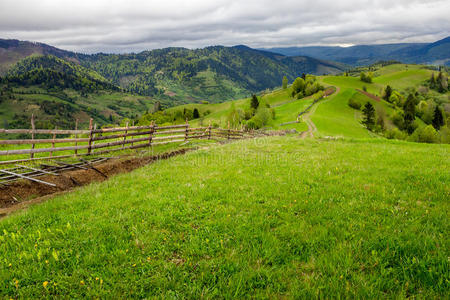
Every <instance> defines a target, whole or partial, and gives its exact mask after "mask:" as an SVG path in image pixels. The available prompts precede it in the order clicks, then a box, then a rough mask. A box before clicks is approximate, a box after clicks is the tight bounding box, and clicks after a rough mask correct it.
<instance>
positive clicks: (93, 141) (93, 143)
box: [91, 123, 97, 154]
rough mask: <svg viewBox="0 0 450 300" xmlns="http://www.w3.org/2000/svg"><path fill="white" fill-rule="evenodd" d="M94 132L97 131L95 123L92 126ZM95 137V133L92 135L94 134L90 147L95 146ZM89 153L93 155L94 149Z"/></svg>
mask: <svg viewBox="0 0 450 300" xmlns="http://www.w3.org/2000/svg"><path fill="white" fill-rule="evenodd" d="M95 130H97V123H95V124H94V131H95ZM96 136H97V134H96V133H94V134H93V135H92V146H94V145H95V137H96ZM91 153H92V154H94V149H92V150H91Z"/></svg>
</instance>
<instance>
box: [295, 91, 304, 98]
mask: <svg viewBox="0 0 450 300" xmlns="http://www.w3.org/2000/svg"><path fill="white" fill-rule="evenodd" d="M296 97H297V99H302V98H303V97H305V95H303V92H300V93H298V94H297V96H296Z"/></svg>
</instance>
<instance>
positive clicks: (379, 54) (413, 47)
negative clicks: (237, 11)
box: [261, 36, 450, 66]
mask: <svg viewBox="0 0 450 300" xmlns="http://www.w3.org/2000/svg"><path fill="white" fill-rule="evenodd" d="M261 50H265V51H272V52H274V53H279V54H281V55H287V56H297V55H306V56H310V57H313V58H318V59H326V60H332V61H336V62H342V63H345V64H349V65H352V66H360V65H367V64H372V63H375V62H377V61H380V60H398V61H401V62H403V63H419V64H445V65H449V64H450V36H449V37H446V38H443V39H441V40H438V41H435V42H432V43H392V44H378V45H355V46H350V47H339V46H306V47H276V48H261Z"/></svg>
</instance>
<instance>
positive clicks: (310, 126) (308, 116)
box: [300, 86, 341, 139]
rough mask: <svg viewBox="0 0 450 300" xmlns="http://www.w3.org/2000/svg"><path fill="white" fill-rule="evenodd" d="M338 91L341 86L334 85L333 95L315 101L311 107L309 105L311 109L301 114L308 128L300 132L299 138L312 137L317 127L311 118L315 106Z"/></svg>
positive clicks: (332, 96) (331, 97) (329, 98)
mask: <svg viewBox="0 0 450 300" xmlns="http://www.w3.org/2000/svg"><path fill="white" fill-rule="evenodd" d="M340 91H341V88H340V87H338V86H336V91H335V92H334V93H333V95H330V96H328V99H327V100H324V101H319V102H317V103H316V104H315V105H313V107H311V109H310V110H309V111H308V112H307V113H306V114H304V115H303V116H302V118H303V121H305V123H306V125H308V130H307V131H303V132H302V133H300V138H302V139H304V138H307V137H314V133H315V132H317V127H316V124H314V122H313V121H312V120H311V116H312V115H313V114H314V113H315V112H316V109H317V107H318V106H319V105H320V104H321V103H325V102H328V101H330V100H331V99H333V98H334V96H336V95H337V94H338V93H339V92H340Z"/></svg>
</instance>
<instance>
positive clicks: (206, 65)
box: [81, 46, 345, 102]
mask: <svg viewBox="0 0 450 300" xmlns="http://www.w3.org/2000/svg"><path fill="white" fill-rule="evenodd" d="M81 64H82V65H84V66H85V67H88V68H90V69H92V70H95V71H97V72H98V73H100V74H101V75H103V76H104V77H106V78H108V79H110V80H111V81H112V82H113V83H115V84H117V85H120V86H122V87H123V88H125V89H127V90H128V91H130V92H133V93H137V94H140V95H147V96H153V95H160V96H162V97H167V96H169V97H172V98H177V97H180V96H182V97H185V98H188V99H189V98H190V99H192V100H195V99H204V100H209V101H212V102H217V101H222V100H225V99H232V98H240V97H242V96H247V95H249V94H250V93H254V92H257V91H261V90H264V89H268V88H269V89H270V88H274V87H276V86H280V85H281V79H282V77H283V76H285V75H286V76H287V77H288V79H289V80H293V79H294V78H295V77H296V76H298V75H299V74H300V75H301V73H311V74H324V73H336V72H339V71H340V70H343V69H344V67H345V66H344V65H342V64H336V63H331V62H324V61H319V60H316V59H312V58H308V57H292V58H291V57H286V56H283V55H276V54H273V53H270V52H264V51H258V50H254V49H251V48H248V47H245V46H236V47H222V46H214V47H207V48H204V49H196V50H189V49H185V48H166V49H160V50H153V51H144V52H141V53H138V54H123V55H114V54H109V55H108V54H96V55H92V56H88V57H85V58H83V59H82V60H81Z"/></svg>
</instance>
